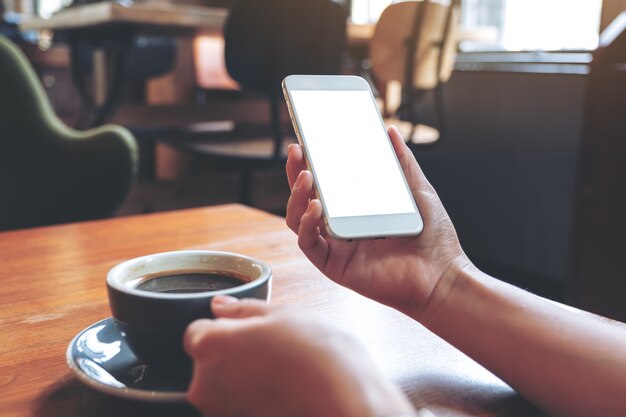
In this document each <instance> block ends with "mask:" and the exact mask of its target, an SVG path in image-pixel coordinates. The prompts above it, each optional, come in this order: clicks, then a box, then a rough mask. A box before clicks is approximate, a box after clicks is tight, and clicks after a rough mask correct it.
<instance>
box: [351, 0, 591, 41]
mask: <svg viewBox="0 0 626 417" xmlns="http://www.w3.org/2000/svg"><path fill="white" fill-rule="evenodd" d="M396 2H397V1H394V0H352V8H351V18H352V21H353V22H355V23H373V22H375V21H376V20H377V19H378V16H380V13H382V11H383V10H384V8H385V7H387V5H389V4H391V3H396ZM601 8H602V0H463V1H462V10H461V26H462V29H463V34H464V36H463V37H464V39H463V40H462V41H461V49H462V50H464V51H559V50H590V49H595V48H596V46H597V45H598V38H599V27H600V12H601Z"/></svg>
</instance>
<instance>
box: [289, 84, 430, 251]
mask: <svg viewBox="0 0 626 417" xmlns="http://www.w3.org/2000/svg"><path fill="white" fill-rule="evenodd" d="M282 86H283V93H284V95H285V99H286V100H287V106H288V108H289V114H290V116H291V120H292V122H293V125H294V129H295V131H296V135H297V137H298V141H299V142H300V145H301V146H302V148H303V151H304V155H305V159H306V162H307V165H308V168H309V170H310V171H311V173H312V174H313V178H314V182H315V189H316V192H317V195H318V197H319V199H320V201H321V202H322V206H323V211H324V221H325V223H326V229H327V231H328V233H330V234H331V235H333V236H335V237H337V238H340V239H348V240H350V239H363V238H386V237H398V236H414V235H418V234H420V233H421V231H422V229H423V227H424V223H423V221H422V217H421V215H420V213H419V209H418V207H417V204H415V200H414V199H413V195H412V194H411V190H410V189H409V186H408V184H407V181H406V179H405V177H404V174H403V172H402V168H401V167H400V163H399V162H398V158H397V157H396V154H395V152H394V149H393V145H392V144H391V140H390V139H389V135H388V134H387V130H386V128H385V125H384V123H383V120H382V117H381V115H380V112H379V111H378V107H377V105H376V102H375V100H374V95H373V94H372V91H371V89H370V87H369V84H368V83H367V81H365V80H364V79H363V78H361V77H356V76H343V75H338V76H335V75H290V76H288V77H286V78H285V79H284V80H283V83H282Z"/></svg>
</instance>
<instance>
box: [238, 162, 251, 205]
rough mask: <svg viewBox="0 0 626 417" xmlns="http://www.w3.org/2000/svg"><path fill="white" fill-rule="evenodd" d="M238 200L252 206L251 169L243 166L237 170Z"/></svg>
mask: <svg viewBox="0 0 626 417" xmlns="http://www.w3.org/2000/svg"><path fill="white" fill-rule="evenodd" d="M239 202H240V203H241V204H245V205H246V206H251V207H254V205H253V204H252V170H251V169H249V168H243V169H242V170H241V171H240V172H239Z"/></svg>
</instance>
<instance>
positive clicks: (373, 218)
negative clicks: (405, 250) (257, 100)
mask: <svg viewBox="0 0 626 417" xmlns="http://www.w3.org/2000/svg"><path fill="white" fill-rule="evenodd" d="M282 87H283V94H284V95H285V99H286V101H287V107H288V109H289V115H290V117H291V121H292V123H293V126H294V130H295V132H296V136H297V138H298V142H299V143H300V146H301V147H302V149H303V152H304V156H305V160H306V164H307V167H308V169H309V170H310V171H311V173H312V174H313V180H314V183H315V184H314V185H315V190H316V194H317V196H318V198H319V200H320V201H321V203H322V207H323V212H324V222H325V225H326V230H327V232H328V233H329V234H331V235H332V236H334V237H336V238H339V239H346V240H352V239H370V238H387V237H402V236H416V235H419V234H420V233H421V232H422V230H423V228H424V223H423V221H422V217H421V215H420V212H419V208H418V206H417V204H416V202H415V199H414V198H413V195H412V193H411V189H410V188H409V185H408V183H407V180H406V178H405V177H404V173H403V172H402V168H401V166H400V162H399V161H398V158H397V156H396V154H395V151H393V145H392V143H391V140H390V139H389V137H388V135H386V137H387V142H388V145H389V146H390V147H391V148H392V151H393V152H392V154H393V156H394V159H395V161H396V164H397V166H398V169H399V170H400V173H401V174H402V175H401V177H402V180H403V181H404V186H405V188H406V190H407V192H408V193H409V195H410V196H411V202H412V204H413V208H414V210H415V211H414V212H413V213H401V214H382V215H368V216H350V217H329V216H328V215H327V213H328V210H327V208H326V201H325V200H324V195H323V192H322V190H321V189H320V187H319V182H318V179H317V175H316V168H315V166H314V164H313V161H311V160H310V159H309V157H308V154H309V153H308V147H307V142H306V139H305V137H304V135H303V133H302V131H301V129H300V123H299V119H298V112H297V109H295V108H294V105H293V100H292V96H291V91H292V90H340V91H349V90H357V91H368V92H369V95H370V98H371V100H372V101H373V103H374V104H376V102H375V98H374V94H373V93H372V90H371V88H370V86H369V84H368V83H367V81H365V80H364V79H363V78H361V77H358V76H353V75H290V76H288V77H286V78H285V79H284V80H283V82H282ZM377 114H378V118H379V120H380V123H381V125H382V128H383V130H385V126H384V122H383V119H382V116H381V115H380V112H378V111H377Z"/></svg>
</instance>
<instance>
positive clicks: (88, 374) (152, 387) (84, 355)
mask: <svg viewBox="0 0 626 417" xmlns="http://www.w3.org/2000/svg"><path fill="white" fill-rule="evenodd" d="M66 359H67V364H68V366H69V367H70V369H71V370H72V371H73V372H74V374H75V375H76V377H77V378H78V379H79V380H80V381H82V382H83V383H85V384H86V385H88V386H90V387H92V388H94V389H96V390H98V391H101V392H104V393H106V394H110V395H115V396H117V397H122V398H127V399H134V400H141V401H152V402H184V401H186V399H185V392H186V391H187V388H188V386H189V382H190V381H183V380H177V379H173V378H171V377H167V376H164V375H161V374H158V373H157V372H155V370H154V369H153V368H152V367H151V366H150V364H149V363H146V362H144V361H141V360H140V359H138V358H137V357H136V356H135V355H134V353H133V352H132V350H131V349H130V347H129V346H128V345H127V344H126V342H125V341H124V338H123V337H122V334H121V331H120V329H119V328H118V326H117V323H116V322H115V320H113V318H112V317H109V318H107V319H104V320H102V321H99V322H97V323H95V324H93V325H91V326H89V327H87V328H86V329H85V330H83V331H82V332H80V333H78V334H77V335H76V336H75V337H74V339H72V341H71V342H70V345H69V346H68V348H67V355H66Z"/></svg>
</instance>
